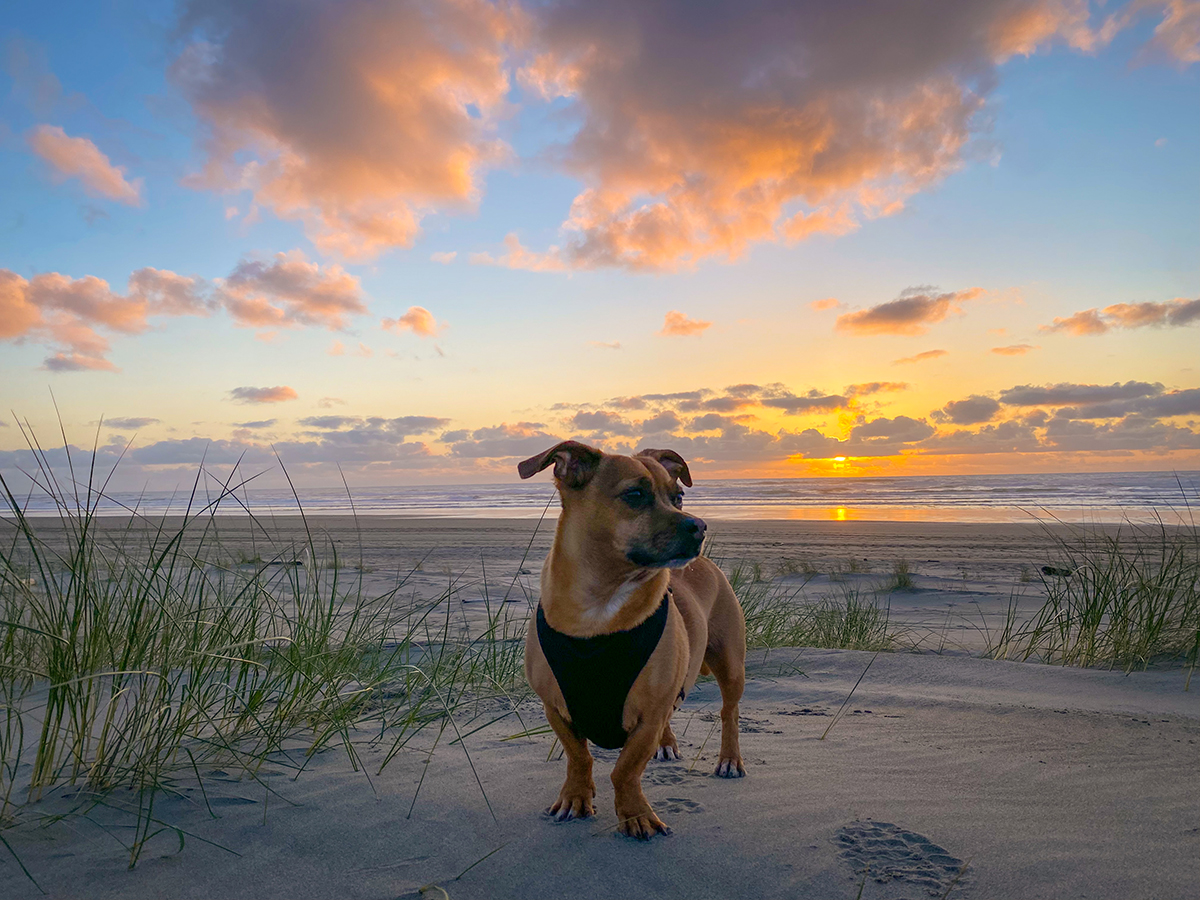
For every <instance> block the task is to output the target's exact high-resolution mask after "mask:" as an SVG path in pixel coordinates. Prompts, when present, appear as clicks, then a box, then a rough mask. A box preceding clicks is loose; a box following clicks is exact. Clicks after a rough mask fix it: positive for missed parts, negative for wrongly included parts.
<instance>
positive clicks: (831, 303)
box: [808, 297, 842, 312]
mask: <svg viewBox="0 0 1200 900" xmlns="http://www.w3.org/2000/svg"><path fill="white" fill-rule="evenodd" d="M841 305H842V304H841V302H840V301H839V300H838V298H837V297H826V298H825V299H824V300H814V301H813V302H812V303H810V304H808V306H809V309H814V310H816V311H817V312H824V311H825V310H827V309H837V308H838V307H839V306H841Z"/></svg>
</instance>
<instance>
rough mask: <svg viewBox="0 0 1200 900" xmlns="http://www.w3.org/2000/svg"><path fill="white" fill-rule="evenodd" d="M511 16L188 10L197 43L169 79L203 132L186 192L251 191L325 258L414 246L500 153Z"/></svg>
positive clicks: (447, 7) (414, 9)
mask: <svg viewBox="0 0 1200 900" xmlns="http://www.w3.org/2000/svg"><path fill="white" fill-rule="evenodd" d="M520 19H521V15H520V13H519V11H518V10H517V9H516V8H515V7H509V6H507V5H493V4H492V3H489V2H486V0H456V2H453V3H435V4H375V3H342V4H333V5H322V4H315V5H313V4H301V5H299V6H288V5H284V6H279V5H275V4H223V3H221V4H218V3H196V4H192V5H191V6H190V7H189V11H188V15H187V17H186V24H187V25H188V26H190V27H191V28H192V29H194V32H195V34H196V37H197V39H196V41H195V42H194V43H193V44H191V45H190V46H189V47H188V48H187V49H186V50H185V51H184V52H183V54H182V55H181V56H180V57H179V59H178V60H177V61H176V63H175V65H174V67H173V70H172V76H173V79H174V81H175V82H176V83H177V84H178V85H179V86H180V87H181V88H182V90H183V92H184V94H185V96H186V97H187V98H188V99H189V101H190V102H191V104H192V108H193V110H194V111H195V113H196V115H197V116H198V117H199V118H200V120H201V121H202V122H204V123H205V125H206V126H207V127H208V129H209V137H208V139H207V141H206V143H205V151H206V154H207V161H206V164H205V166H204V169H203V171H202V172H200V173H198V174H196V175H195V176H193V177H192V178H190V179H189V181H188V183H189V184H191V185H193V186H195V187H198V188H203V189H212V190H220V191H241V190H248V191H249V192H250V193H251V194H252V197H253V202H254V203H256V204H258V206H260V207H261V208H263V209H266V210H269V211H271V212H273V213H274V214H275V215H277V216H279V217H280V218H284V219H294V220H299V221H301V222H302V223H304V227H305V230H306V232H307V233H308V235H309V237H310V238H311V239H312V240H313V242H314V243H315V244H316V245H317V246H318V247H319V248H320V249H321V250H322V252H325V253H334V254H339V255H341V256H344V257H346V258H349V259H367V258H370V257H373V256H375V255H377V254H378V253H380V252H382V251H384V250H388V249H390V248H393V247H407V246H411V244H412V242H413V240H414V239H415V237H416V235H417V233H418V231H419V227H420V221H421V218H422V217H423V216H424V215H426V214H427V213H428V212H430V211H433V210H448V211H454V210H459V211H463V210H469V209H471V208H473V207H474V205H475V204H476V202H477V200H478V197H479V195H480V193H481V191H482V188H483V173H484V172H485V171H486V170H487V169H488V168H489V167H490V166H493V165H495V164H496V163H498V162H501V161H503V160H505V159H506V158H507V156H508V152H509V151H508V148H507V145H505V144H504V143H503V142H502V141H500V140H498V139H497V138H496V136H495V129H496V124H497V122H498V121H499V120H500V118H502V117H503V116H504V115H506V114H507V112H508V105H507V103H506V100H505V97H506V94H507V93H508V90H509V78H508V73H507V71H506V68H505V59H506V57H505V52H506V51H505V47H506V44H507V43H508V42H510V41H511V39H512V38H513V37H514V29H515V28H516V27H518V26H519V24H520ZM281 34H286V35H287V40H288V45H289V47H291V48H292V51H291V52H286V53H284V52H279V45H278V38H279V35H281Z"/></svg>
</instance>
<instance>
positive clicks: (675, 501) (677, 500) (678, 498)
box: [671, 491, 683, 509]
mask: <svg viewBox="0 0 1200 900" xmlns="http://www.w3.org/2000/svg"><path fill="white" fill-rule="evenodd" d="M671 503H672V505H673V506H674V507H675V508H676V509H683V491H680V492H679V493H678V494H676V495H675V496H674V497H672V498H671Z"/></svg>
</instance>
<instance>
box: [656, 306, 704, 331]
mask: <svg viewBox="0 0 1200 900" xmlns="http://www.w3.org/2000/svg"><path fill="white" fill-rule="evenodd" d="M711 325H712V322H705V321H702V320H700V319H689V318H688V317H687V316H685V315H684V314H683V313H681V312H679V310H677V309H673V310H671V311H670V312H669V313H667V315H666V317H665V318H664V319H663V327H662V331H660V332H658V334H659V336H661V337H687V336H689V335H693V334H701V333H703V332H704V331H706V330H707V329H708V328H709V327H710V326H711Z"/></svg>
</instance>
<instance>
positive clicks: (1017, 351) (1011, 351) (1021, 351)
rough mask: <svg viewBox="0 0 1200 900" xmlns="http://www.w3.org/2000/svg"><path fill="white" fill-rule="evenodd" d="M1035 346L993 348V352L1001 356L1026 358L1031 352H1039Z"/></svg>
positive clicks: (1021, 345) (1015, 345)
mask: <svg viewBox="0 0 1200 900" xmlns="http://www.w3.org/2000/svg"><path fill="white" fill-rule="evenodd" d="M1038 349H1040V348H1039V347H1037V346H1035V345H1034V344H1009V345H1008V346H1007V347H993V348H992V352H993V353H995V354H997V355H999V356H1024V355H1025V354H1026V353H1028V352H1029V351H1030V350H1038Z"/></svg>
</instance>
